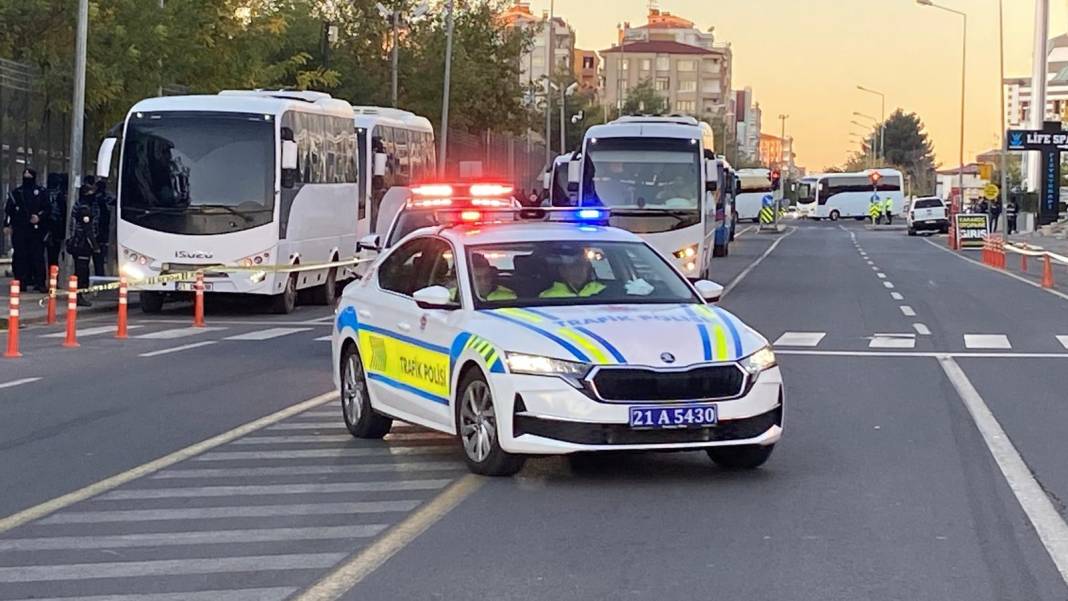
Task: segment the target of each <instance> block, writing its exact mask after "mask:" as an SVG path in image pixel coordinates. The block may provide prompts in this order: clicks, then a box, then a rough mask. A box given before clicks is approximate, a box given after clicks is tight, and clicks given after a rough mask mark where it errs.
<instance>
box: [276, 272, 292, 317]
mask: <svg viewBox="0 0 1068 601" xmlns="http://www.w3.org/2000/svg"><path fill="white" fill-rule="evenodd" d="M296 308H297V274H295V273H291V274H289V277H288V278H286V287H285V290H283V291H282V293H281V294H276V295H275V296H274V297H273V298H272V299H271V310H272V311H273V312H274V313H276V314H278V315H289V314H290V313H292V312H293V311H294V310H295V309H296Z"/></svg>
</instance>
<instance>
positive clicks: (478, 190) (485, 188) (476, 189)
mask: <svg viewBox="0 0 1068 601" xmlns="http://www.w3.org/2000/svg"><path fill="white" fill-rule="evenodd" d="M512 190H513V188H512V186H506V185H503V184H471V196H475V197H486V196H508V195H510V194H511V193H512Z"/></svg>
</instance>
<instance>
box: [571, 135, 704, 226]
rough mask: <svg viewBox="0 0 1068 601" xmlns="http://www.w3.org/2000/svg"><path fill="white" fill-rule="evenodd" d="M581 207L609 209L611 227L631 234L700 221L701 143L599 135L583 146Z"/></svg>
mask: <svg viewBox="0 0 1068 601" xmlns="http://www.w3.org/2000/svg"><path fill="white" fill-rule="evenodd" d="M582 188H583V191H582V203H581V204H583V205H596V206H606V207H611V209H612V225H614V226H616V227H621V228H623V229H626V230H629V231H632V232H635V233H639V234H640V233H653V232H664V231H669V230H674V229H680V228H683V227H688V226H691V225H696V224H698V223H700V222H701V199H702V194H701V161H700V154H699V145H698V144H696V143H695V142H694V141H692V140H689V139H676V138H660V139H657V138H602V139H598V140H590V142H589V143H588V144H587V145H586V158H585V168H584V169H583V186H582Z"/></svg>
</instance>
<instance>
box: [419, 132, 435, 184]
mask: <svg viewBox="0 0 1068 601" xmlns="http://www.w3.org/2000/svg"><path fill="white" fill-rule="evenodd" d="M423 135H424V136H426V166H427V169H428V170H429V176H430V177H434V175H435V174H436V173H437V172H438V160H437V157H438V155H437V148H435V147H434V134H433V133H432V132H428V133H424V134H423Z"/></svg>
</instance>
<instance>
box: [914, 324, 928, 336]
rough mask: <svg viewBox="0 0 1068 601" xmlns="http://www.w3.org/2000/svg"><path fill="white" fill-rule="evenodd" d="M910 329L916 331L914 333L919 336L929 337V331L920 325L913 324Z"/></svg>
mask: <svg viewBox="0 0 1068 601" xmlns="http://www.w3.org/2000/svg"><path fill="white" fill-rule="evenodd" d="M912 327H913V328H914V329H915V330H916V333H917V334H919V335H920V336H930V335H931V329H930V328H928V327H927V326H926V325H924V324H922V323H914V324H912Z"/></svg>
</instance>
